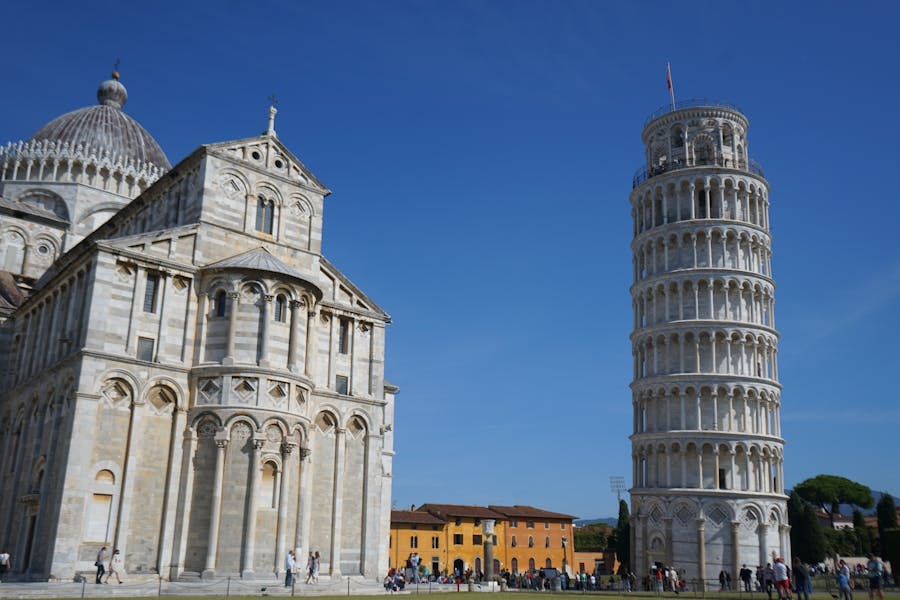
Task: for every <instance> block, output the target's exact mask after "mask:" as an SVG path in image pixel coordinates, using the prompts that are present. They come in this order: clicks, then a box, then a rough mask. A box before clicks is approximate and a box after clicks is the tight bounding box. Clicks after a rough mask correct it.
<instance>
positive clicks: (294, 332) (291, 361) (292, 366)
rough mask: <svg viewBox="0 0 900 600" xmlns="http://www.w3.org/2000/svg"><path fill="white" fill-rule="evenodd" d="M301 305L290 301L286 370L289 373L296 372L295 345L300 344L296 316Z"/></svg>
mask: <svg viewBox="0 0 900 600" xmlns="http://www.w3.org/2000/svg"><path fill="white" fill-rule="evenodd" d="M301 306H302V303H301V302H300V301H299V300H291V303H290V308H291V332H290V341H289V342H288V356H287V363H288V364H287V368H288V369H289V370H290V371H291V373H296V372H297V345H298V344H299V343H300V322H299V318H298V316H297V313H298V312H299V308H300V307H301Z"/></svg>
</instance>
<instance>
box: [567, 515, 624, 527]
mask: <svg viewBox="0 0 900 600" xmlns="http://www.w3.org/2000/svg"><path fill="white" fill-rule="evenodd" d="M572 522H573V523H574V524H575V527H584V526H585V525H596V524H597V523H602V524H604V525H612V526H613V527H615V526H616V525H617V524H618V523H619V519H618V518H616V517H606V518H604V519H575V520H574V521H572Z"/></svg>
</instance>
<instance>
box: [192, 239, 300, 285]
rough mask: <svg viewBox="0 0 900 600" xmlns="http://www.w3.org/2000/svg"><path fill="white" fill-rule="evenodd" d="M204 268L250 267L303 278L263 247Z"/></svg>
mask: <svg viewBox="0 0 900 600" xmlns="http://www.w3.org/2000/svg"><path fill="white" fill-rule="evenodd" d="M204 268H206V269H210V270H212V269H250V270H253V271H265V272H267V273H279V274H282V275H289V276H291V277H294V278H297V279H303V274H302V273H300V272H299V271H297V270H296V269H294V268H292V267H289V266H287V265H286V264H284V263H283V262H281V261H280V260H278V259H277V258H275V257H274V256H273V255H272V253H271V252H269V251H268V250H266V249H265V248H263V247H259V248H254V249H253V250H249V251H248V252H244V253H242V254H237V255H235V256H229V257H228V258H226V259H224V260H220V261H218V262H215V263H212V264H209V265H206V267H204Z"/></svg>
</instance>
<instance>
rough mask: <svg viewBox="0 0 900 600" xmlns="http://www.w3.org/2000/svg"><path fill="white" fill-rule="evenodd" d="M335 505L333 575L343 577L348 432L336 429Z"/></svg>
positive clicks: (332, 520)
mask: <svg viewBox="0 0 900 600" xmlns="http://www.w3.org/2000/svg"><path fill="white" fill-rule="evenodd" d="M334 438H335V452H334V505H333V506H332V512H331V575H332V577H335V576H337V577H340V576H341V521H342V517H343V512H344V468H343V465H344V456H345V455H346V438H347V430H346V429H344V428H343V427H337V428H335V436H334Z"/></svg>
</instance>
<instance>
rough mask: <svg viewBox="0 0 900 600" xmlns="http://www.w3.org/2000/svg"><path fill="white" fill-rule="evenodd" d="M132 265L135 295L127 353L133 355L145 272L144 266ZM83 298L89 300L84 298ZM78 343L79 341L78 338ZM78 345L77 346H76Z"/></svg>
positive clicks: (126, 342)
mask: <svg viewBox="0 0 900 600" xmlns="http://www.w3.org/2000/svg"><path fill="white" fill-rule="evenodd" d="M128 266H130V267H134V286H133V287H132V293H133V294H134V296H133V297H132V298H131V312H130V313H129V315H128V317H129V321H128V333H127V335H126V336H125V354H126V355H128V356H132V355H133V354H134V352H135V337H136V336H135V334H134V324H135V323H137V321H138V320H137V314H138V310H140V306H141V301H142V300H143V299H144V285H142V284H141V275H143V274H144V272H145V271H144V268H143V267H139V266H137V265H135V264H130V265H128ZM85 284H87V280H85ZM83 300H87V299H86V298H84V299H83ZM75 343H76V344H77V343H78V341H77V340H76V341H75ZM76 347H77V346H76Z"/></svg>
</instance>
